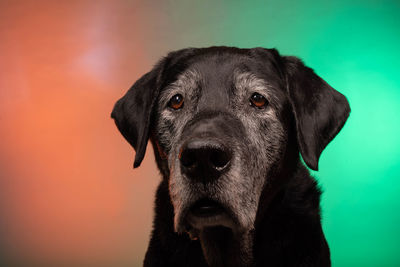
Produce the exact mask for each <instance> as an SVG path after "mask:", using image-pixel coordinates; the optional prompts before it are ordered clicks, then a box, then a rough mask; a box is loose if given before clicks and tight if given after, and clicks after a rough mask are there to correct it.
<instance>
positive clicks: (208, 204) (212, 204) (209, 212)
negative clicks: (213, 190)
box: [189, 198, 224, 218]
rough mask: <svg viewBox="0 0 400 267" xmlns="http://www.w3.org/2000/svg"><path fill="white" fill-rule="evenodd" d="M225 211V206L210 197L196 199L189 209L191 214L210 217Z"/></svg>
mask: <svg viewBox="0 0 400 267" xmlns="http://www.w3.org/2000/svg"><path fill="white" fill-rule="evenodd" d="M223 212H224V207H222V205H221V204H220V203H218V202H217V201H214V200H212V199H209V198H203V199H200V200H198V201H196V202H195V203H194V204H193V206H192V207H191V208H190V209H189V213H190V215H193V216H195V217H198V218H208V217H213V216H217V215H219V214H221V213H223Z"/></svg>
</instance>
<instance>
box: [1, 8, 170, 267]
mask: <svg viewBox="0 0 400 267" xmlns="http://www.w3.org/2000/svg"><path fill="white" fill-rule="evenodd" d="M0 20H1V24H0V37H1V39H0V40H1V42H0V58H1V62H0V88H1V90H0V135H1V138H0V148H1V149H0V199H1V202H0V211H1V213H0V214H1V217H0V226H1V227H0V231H1V232H0V236H1V240H0V242H1V245H2V249H1V254H2V258H1V260H2V261H4V262H9V263H18V264H27V265H25V266H28V265H29V266H32V265H33V264H38V265H42V266H44V265H45V266H51V265H52V266H56V265H58V266H59V264H65V265H69V266H78V265H79V266H80V265H94V266H125V265H128V264H133V265H134V266H136V265H138V266H139V265H141V262H142V259H143V255H144V253H145V249H146V247H147V240H148V238H149V235H150V228H151V221H152V209H153V208H152V207H153V198H154V191H155V188H156V185H157V183H158V181H159V179H160V178H159V175H158V173H157V171H156V169H155V168H154V163H153V162H154V159H153V155H152V154H153V153H152V152H151V153H147V156H146V160H145V161H144V162H143V164H142V166H141V168H139V169H137V170H132V167H131V166H132V163H133V156H134V152H133V149H132V148H130V146H129V145H128V143H127V142H126V141H124V139H123V138H122V136H121V135H120V133H119V132H118V131H117V129H116V127H115V125H114V122H113V121H112V120H111V118H110V113H111V110H112V107H113V105H114V103H115V101H116V100H117V99H118V98H119V97H121V96H122V95H123V94H124V93H125V91H126V90H127V89H128V88H129V87H130V85H131V84H132V83H133V82H134V81H135V80H136V79H137V78H138V77H140V76H141V75H142V74H143V73H145V72H146V71H148V70H149V69H150V68H151V66H152V65H153V64H154V60H155V59H156V58H159V57H160V56H161V55H162V54H164V53H165V48H162V49H161V48H160V47H158V45H159V44H160V42H158V43H157V42H156V41H157V40H156V38H159V36H156V35H155V33H152V31H148V29H157V31H160V30H162V29H163V27H164V28H165V27H167V25H165V24H164V23H165V22H163V21H164V17H163V14H162V13H161V12H160V11H157V10H156V9H154V8H152V6H151V4H148V3H147V4H145V2H144V1H142V2H141V3H138V2H135V1H130V2H128V1H118V2H117V1H115V2H114V1H47V2H44V1H41V2H38V1H9V2H7V1H6V2H4V1H2V2H1V3H0ZM161 22H163V23H161ZM153 39H154V40H153ZM152 51H158V54H156V55H152ZM150 148H151V147H150ZM28 263H29V264H28ZM131 266H132V265H131Z"/></svg>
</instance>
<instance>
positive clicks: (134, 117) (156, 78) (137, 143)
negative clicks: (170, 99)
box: [111, 58, 167, 168]
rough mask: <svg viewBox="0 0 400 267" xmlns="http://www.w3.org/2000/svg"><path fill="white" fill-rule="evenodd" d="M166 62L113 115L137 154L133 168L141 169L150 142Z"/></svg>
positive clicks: (121, 101)
mask: <svg viewBox="0 0 400 267" xmlns="http://www.w3.org/2000/svg"><path fill="white" fill-rule="evenodd" d="M166 60H167V59H166V58H164V59H162V60H161V61H160V62H159V63H158V64H157V65H156V66H155V67H154V68H153V69H152V70H151V71H150V72H148V73H146V74H145V75H143V76H142V77H141V78H140V79H139V80H138V81H136V82H135V84H134V85H133V86H132V87H131V88H130V89H129V90H128V92H127V93H126V94H125V95H124V96H123V97H122V98H121V99H119V100H118V101H117V103H116V104H115V106H114V109H113V111H112V113H111V118H113V119H114V121H115V124H116V125H117V127H118V130H119V131H120V132H121V134H122V135H123V136H124V137H125V139H126V140H127V141H128V142H129V143H130V144H131V145H132V146H133V148H134V149H135V151H136V155H135V161H134V163H133V167H134V168H136V167H139V165H140V163H141V162H142V160H143V158H144V154H145V152H146V146H147V141H148V139H149V128H150V119H151V114H152V111H153V108H154V106H155V102H156V99H157V97H158V94H159V91H160V86H161V80H162V78H161V76H162V73H163V70H164V67H165V64H166V63H165V62H166Z"/></svg>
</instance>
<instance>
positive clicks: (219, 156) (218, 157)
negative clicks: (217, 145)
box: [210, 149, 231, 170]
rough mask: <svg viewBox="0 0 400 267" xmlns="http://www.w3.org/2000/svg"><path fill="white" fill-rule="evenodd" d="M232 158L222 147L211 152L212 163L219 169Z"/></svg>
mask: <svg viewBox="0 0 400 267" xmlns="http://www.w3.org/2000/svg"><path fill="white" fill-rule="evenodd" d="M230 160H231V157H230V154H229V153H228V152H227V151H224V150H221V149H214V150H213V151H212V152H211V153H210V163H211V164H212V165H213V166H214V167H215V168H216V169H217V170H222V169H223V168H224V167H225V166H226V165H227V164H228V163H229V161H230Z"/></svg>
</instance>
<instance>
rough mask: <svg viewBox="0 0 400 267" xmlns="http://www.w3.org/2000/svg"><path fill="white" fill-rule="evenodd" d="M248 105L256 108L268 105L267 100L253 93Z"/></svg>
mask: <svg viewBox="0 0 400 267" xmlns="http://www.w3.org/2000/svg"><path fill="white" fill-rule="evenodd" d="M250 105H252V106H254V107H257V108H264V107H265V106H266V105H268V100H267V99H266V98H265V97H264V96H262V95H260V94H259V93H254V94H252V95H251V97H250Z"/></svg>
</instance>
